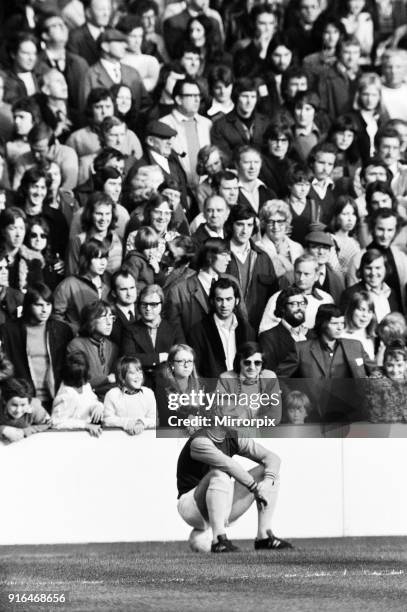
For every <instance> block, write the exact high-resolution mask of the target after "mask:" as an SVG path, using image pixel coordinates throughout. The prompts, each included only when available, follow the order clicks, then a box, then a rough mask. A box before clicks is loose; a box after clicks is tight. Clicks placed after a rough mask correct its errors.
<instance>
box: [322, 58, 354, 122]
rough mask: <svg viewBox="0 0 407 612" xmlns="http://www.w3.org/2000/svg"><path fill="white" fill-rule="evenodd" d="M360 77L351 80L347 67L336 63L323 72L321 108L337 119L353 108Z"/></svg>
mask: <svg viewBox="0 0 407 612" xmlns="http://www.w3.org/2000/svg"><path fill="white" fill-rule="evenodd" d="M357 83H358V78H357V77H356V78H355V79H354V80H353V81H351V80H350V79H349V78H348V76H347V74H346V72H345V69H344V68H342V67H341V66H340V65H338V64H336V65H335V66H334V67H333V68H330V69H329V70H327V72H326V73H325V74H323V75H322V76H321V78H320V80H319V83H318V93H319V97H320V99H321V108H322V109H323V110H325V111H326V112H327V113H328V115H329V116H330V118H331V119H336V117H338V116H339V115H343V113H346V112H348V111H350V110H351V109H352V103H353V98H354V95H355V93H356V87H357Z"/></svg>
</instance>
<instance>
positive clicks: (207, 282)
mask: <svg viewBox="0 0 407 612" xmlns="http://www.w3.org/2000/svg"><path fill="white" fill-rule="evenodd" d="M213 279H215V280H217V279H218V275H217V274H210V273H209V272H206V271H205V270H199V272H198V280H199V282H200V283H201V285H202V287H203V288H204V291H205V293H206V295H209V292H210V290H211V286H212V281H213Z"/></svg>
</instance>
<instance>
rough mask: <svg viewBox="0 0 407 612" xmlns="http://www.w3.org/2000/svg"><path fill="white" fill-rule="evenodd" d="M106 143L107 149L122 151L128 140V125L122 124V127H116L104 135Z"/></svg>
mask: <svg viewBox="0 0 407 612" xmlns="http://www.w3.org/2000/svg"><path fill="white" fill-rule="evenodd" d="M104 137H105V143H106V146H107V147H112V148H113V149H117V150H118V151H120V150H121V148H122V147H123V144H124V139H125V138H126V124H125V123H121V124H120V125H114V126H113V127H111V128H110V130H109V131H108V132H106V133H105V134H104Z"/></svg>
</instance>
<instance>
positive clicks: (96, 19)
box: [86, 0, 112, 28]
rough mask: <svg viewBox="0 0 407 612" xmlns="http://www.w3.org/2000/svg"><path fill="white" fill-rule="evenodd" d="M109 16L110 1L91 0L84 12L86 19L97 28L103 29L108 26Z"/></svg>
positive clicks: (110, 12)
mask: <svg viewBox="0 0 407 612" xmlns="http://www.w3.org/2000/svg"><path fill="white" fill-rule="evenodd" d="M111 14H112V3H111V0H92V2H91V4H90V6H89V8H88V9H87V10H86V17H87V18H88V20H89V21H90V22H91V23H93V24H94V25H95V26H97V27H98V28H105V27H106V26H108V25H109V20H110V15H111Z"/></svg>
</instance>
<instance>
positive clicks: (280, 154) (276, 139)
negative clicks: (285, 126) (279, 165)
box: [268, 134, 289, 159]
mask: <svg viewBox="0 0 407 612" xmlns="http://www.w3.org/2000/svg"><path fill="white" fill-rule="evenodd" d="M288 145H289V141H288V138H287V136H285V135H284V134H280V135H277V136H273V137H272V138H270V139H269V141H268V148H269V153H271V155H273V156H274V157H277V159H284V157H285V156H286V155H287V153H288Z"/></svg>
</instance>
